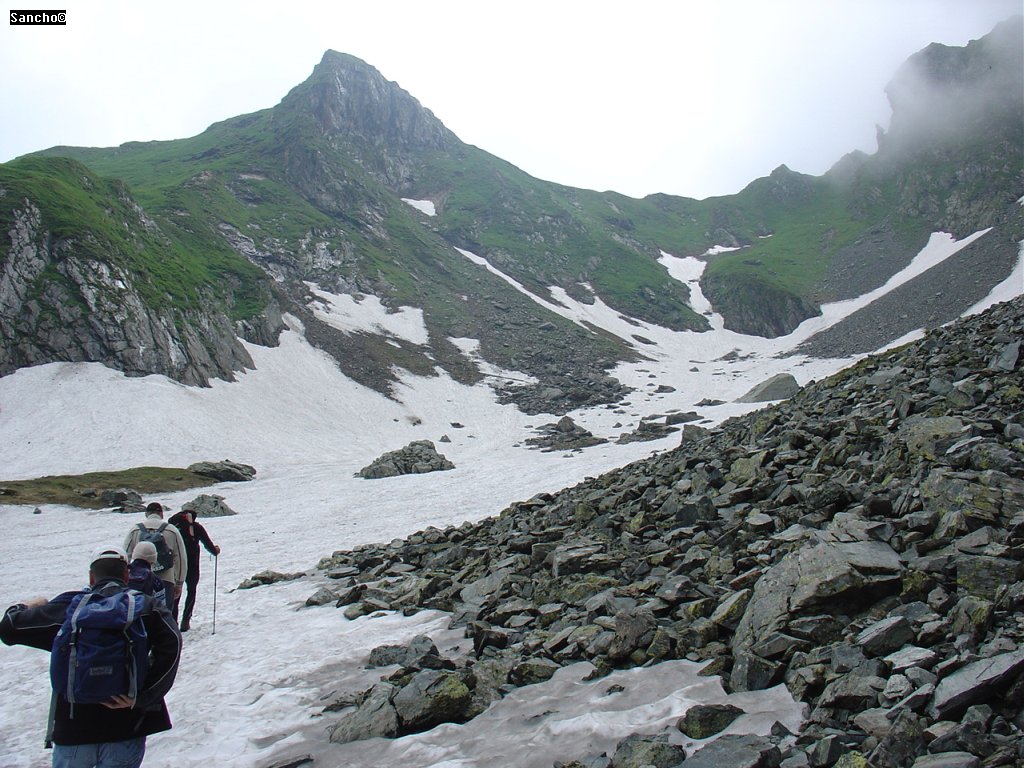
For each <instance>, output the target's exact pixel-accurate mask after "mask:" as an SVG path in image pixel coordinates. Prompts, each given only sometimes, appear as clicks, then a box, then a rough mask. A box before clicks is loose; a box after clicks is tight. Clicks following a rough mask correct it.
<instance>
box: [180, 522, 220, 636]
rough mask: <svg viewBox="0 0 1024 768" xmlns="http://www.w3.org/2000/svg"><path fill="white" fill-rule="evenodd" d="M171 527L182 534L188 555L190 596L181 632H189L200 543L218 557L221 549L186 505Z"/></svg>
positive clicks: (185, 608)
mask: <svg viewBox="0 0 1024 768" xmlns="http://www.w3.org/2000/svg"><path fill="white" fill-rule="evenodd" d="M170 523H171V525H173V526H174V527H176V528H177V529H178V530H179V531H180V532H181V538H182V540H183V541H184V542H185V552H186V554H187V555H188V572H187V573H186V575H185V587H186V588H187V589H188V595H186V596H185V607H184V609H183V610H182V613H181V627H180V629H181V631H182V632H188V630H189V622H190V621H191V620H192V609H193V608H195V605H196V587H198V586H199V543H200V542H202V544H203V546H204V547H206V551H207V552H209V553H210V554H211V555H213V556H214V557H216V556H217V555H219V554H220V547H218V546H217V545H216V544H214V543H213V542H212V541H211V540H210V535H209V534H208V533H207V532H206V529H205V528H204V527H203V526H202V525H200V524H199V523H198V522H196V511H195V509H193V508H192V507H191V506H190V505H188V504H186V505H185V506H184V507H183V508H182V510H181V512H178V513H177V514H176V515H173V516H172V517H171V519H170Z"/></svg>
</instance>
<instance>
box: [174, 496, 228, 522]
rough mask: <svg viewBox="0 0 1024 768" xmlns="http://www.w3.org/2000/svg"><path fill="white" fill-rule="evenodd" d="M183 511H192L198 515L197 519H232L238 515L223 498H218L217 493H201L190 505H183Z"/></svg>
mask: <svg viewBox="0 0 1024 768" xmlns="http://www.w3.org/2000/svg"><path fill="white" fill-rule="evenodd" d="M182 509H191V510H192V511H194V512H195V513H196V517H197V518H199V517H230V516H231V515H237V514H238V513H237V512H235V510H233V509H232V508H231V507H229V506H228V505H227V502H225V501H224V497H223V496H218V495H217V494H215V493H201V494H199V495H198V496H196V497H195V498H194V499H192V501H190V502H189V503H187V504H184V505H182Z"/></svg>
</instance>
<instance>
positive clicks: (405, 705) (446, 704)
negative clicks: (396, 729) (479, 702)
mask: <svg viewBox="0 0 1024 768" xmlns="http://www.w3.org/2000/svg"><path fill="white" fill-rule="evenodd" d="M471 700H472V692H471V691H470V690H469V686H468V685H466V683H465V682H464V681H463V680H462V678H461V677H460V676H459V675H458V674H457V673H455V672H443V671H440V670H436V669H425V670H423V671H421V672H417V673H416V674H415V675H413V677H412V679H411V680H410V681H409V682H408V684H407V685H405V686H404V687H403V688H402V689H401V690H400V691H399V692H398V693H396V694H395V696H394V698H393V699H392V701H393V702H394V705H395V711H396V712H397V713H398V720H399V722H400V723H401V733H403V734H406V733H417V732H419V731H425V730H428V729H430V728H433V727H434V726H435V725H440V724H441V723H450V722H458V721H461V720H462V719H463V716H464V715H465V713H466V709H467V708H468V707H469V704H470V702H471Z"/></svg>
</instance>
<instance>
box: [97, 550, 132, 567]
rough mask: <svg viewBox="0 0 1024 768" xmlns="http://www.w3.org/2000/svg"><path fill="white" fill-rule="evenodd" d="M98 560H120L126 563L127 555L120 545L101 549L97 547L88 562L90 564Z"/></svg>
mask: <svg viewBox="0 0 1024 768" xmlns="http://www.w3.org/2000/svg"><path fill="white" fill-rule="evenodd" d="M100 560H120V561H121V562H122V563H127V562H128V555H126V554H125V551H124V550H123V549H121V547H103V548H102V549H97V550H96V551H95V552H94V553H93V556H92V559H91V560H90V561H89V564H90V565H92V564H93V563H96V562H99V561H100Z"/></svg>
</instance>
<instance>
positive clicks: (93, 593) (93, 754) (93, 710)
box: [0, 547, 181, 768]
mask: <svg viewBox="0 0 1024 768" xmlns="http://www.w3.org/2000/svg"><path fill="white" fill-rule="evenodd" d="M127 578H128V557H127V555H125V553H124V551H123V550H121V549H119V548H117V547H109V548H106V549H101V550H100V551H98V552H97V553H96V554H95V555H93V557H92V560H91V562H90V564H89V587H88V588H87V589H83V590H78V591H73V592H64V593H62V594H60V595H58V596H57V597H55V598H53V599H52V600H50V601H47V600H46V599H45V598H38V599H35V600H31V601H29V602H28V603H18V604H17V605H13V606H11V607H10V608H8V609H7V612H6V613H5V614H4V616H3V619H0V640H2V641H3V643H4V644H5V645H27V646H30V647H32V648H39V649H40V650H44V651H52V653H51V657H50V665H51V666H50V675H51V684H52V685H53V687H54V691H53V693H52V694H51V695H52V701H51V707H50V722H49V728H48V730H47V746H50V745H51V743H52V745H53V767H54V768H113V767H114V766H122V767H123V766H128V768H137V767H138V766H139V765H141V763H142V758H143V756H144V755H145V751H146V737H147V736H149V735H150V734H153V733H159V732H161V731H166V730H168V729H170V727H171V720H170V716H169V715H168V713H167V707H166V705H165V704H164V696H165V695H167V692H168V691H169V690H170V689H171V685H172V684H173V683H174V676H175V674H176V673H177V671H178V659H179V657H180V654H181V635H180V634H179V633H178V627H177V625H176V624H175V623H174V619H173V617H172V616H171V614H170V612H169V611H168V610H167V608H166V606H165V605H164V604H162V603H160V602H159V601H157V600H155V599H153V598H152V597H149V596H146V595H142V594H140V593H138V592H132V591H129V590H127V588H126V583H125V582H126V579H127ZM118 599H120V600H123V601H125V603H124V604H125V605H127V604H129V603H130V604H131V605H133V606H134V607H135V608H137V609H138V615H140V616H141V623H142V626H143V627H145V635H144V637H145V638H146V640H145V644H144V645H141V643H142V641H141V640H139V638H141V637H143V635H142V633H141V628H140V627H138V626H137V625H138V622H137V621H136V622H134V623H133V624H132V625H130V626H131V627H132V628H133V629H134V632H133V636H134V637H135V638H136V639H137V642H138V643H139V644H140V647H139V648H137V650H136V652H135V653H132V655H131V657H129V655H128V654H129V652H130V649H129V646H128V645H127V644H126V641H125V640H124V637H125V634H127V633H126V632H123V631H119V632H109V631H106V630H104V631H102V632H100V631H97V630H92V633H91V634H90V632H89V630H88V629H85V628H84V627H86V626H87V624H88V621H89V620H96V619H95V617H96V616H110V615H112V614H114V611H112V610H111V609H110V608H109V607H108V606H109V605H111V604H112V601H115V600H118ZM90 605H91V606H93V607H98V610H97V612H96V613H94V614H92V615H91V616H89V612H88V610H87V606H90ZM123 615H124V616H128V615H130V614H129V612H128V611H127V610H123ZM86 616H89V619H87V618H84V617H86ZM73 620H75V621H78V620H81V622H82V624H81V625H76V626H81V627H83V628H82V630H81V632H80V633H78V634H76V633H74V632H72V631H71V626H72V621H73ZM123 626H124V625H123V624H122V625H121V627H123ZM62 630H63V631H62ZM101 635H103V636H108V637H110V636H112V637H114V638H116V641H115V642H118V643H120V644H121V645H120V646H119V647H118V648H117V650H118V651H119V652H120V653H121V654H123V655H124V656H123V657H124V658H125V660H126V661H128V660H129V658H131V659H134V661H135V663H136V664H137V665H139V666H138V669H139V671H140V672H141V678H142V683H141V685H140V686H139V687H138V689H137V690H136V691H135V692H134V696H133V695H132V690H131V687H128V686H124V687H121V686H120V685H117V684H115V682H114V681H112V680H111V677H110V674H108V671H109V670H111V669H113V668H114V667H112V666H109V661H105V662H104V664H105V665H107V666H101V665H96V666H94V667H93V666H89V664H88V660H89V659H93V660H95V658H96V652H97V651H98V649H99V641H98V640H96V638H97V637H99V636H101ZM72 636H74V637H76V638H77V641H76V644H75V646H74V647H75V651H76V653H77V660H78V665H77V666H76V667H73V666H69V665H68V663H67V662H66V659H67V658H68V657H69V656H68V654H67V653H62V651H64V652H66V651H67V650H68V647H69V645H70V644H69V643H66V642H62V639H61V638H65V639H67V638H70V637H72ZM94 642H95V643H97V645H96V646H93V645H92V644H93V643H94ZM70 658H71V659H75V658H76V657H75V656H74V655H71V656H70ZM62 659H63V660H64V661H62ZM62 663H63V664H64V666H63V667H62ZM142 665H145V666H142ZM118 666H119V673H120V677H121V678H122V679H121V680H120V681H119V682H120V683H124V682H125V678H126V675H125V674H124V673H125V668H126V665H124V664H122V665H118ZM70 669H75V670H76V671H75V672H74V674H71V673H70V672H69V670H70ZM96 681H101V682H100V683H96ZM75 683H80V686H76V685H75ZM94 685H95V686H96V687H95V688H94V689H93V690H89V689H90V687H92V686H94ZM113 690H119V691H127V692H125V693H117V694H114V693H111V691H113ZM90 695H93V696H94V697H95V696H96V695H99V696H100V697H101V698H100V700H99V703H86V701H88V697H89V696H90ZM72 700H73V701H72Z"/></svg>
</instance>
